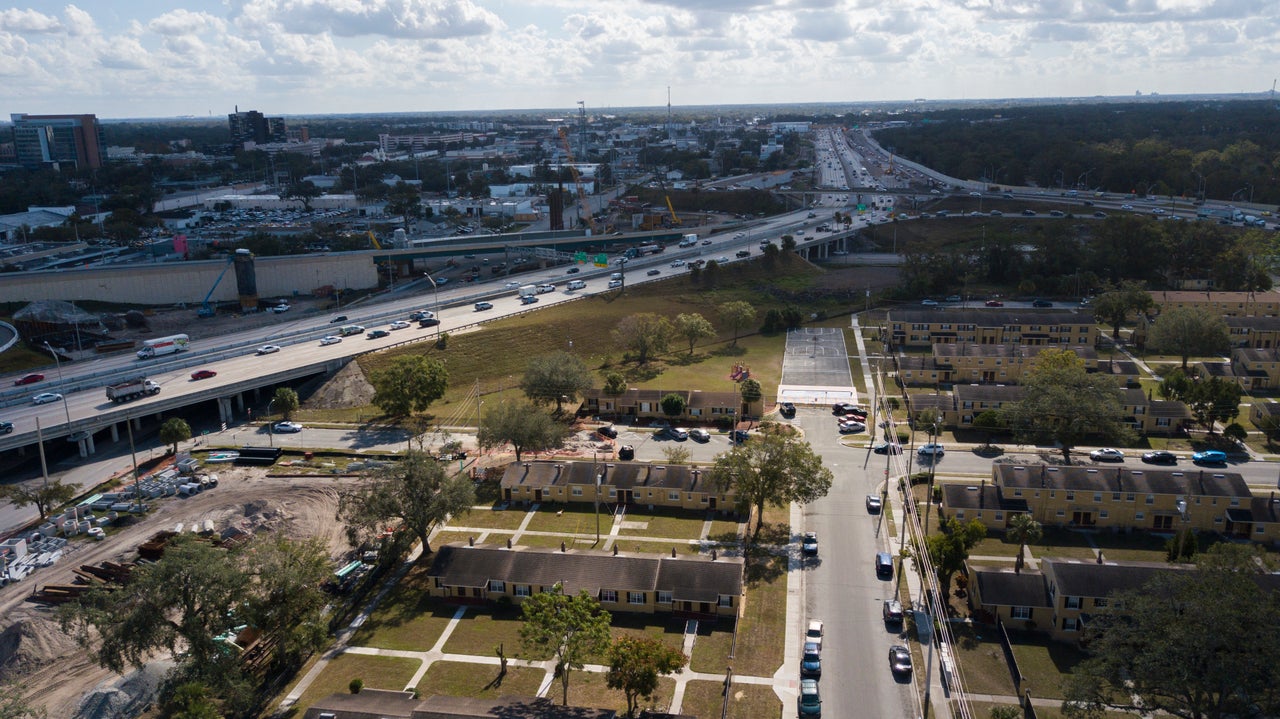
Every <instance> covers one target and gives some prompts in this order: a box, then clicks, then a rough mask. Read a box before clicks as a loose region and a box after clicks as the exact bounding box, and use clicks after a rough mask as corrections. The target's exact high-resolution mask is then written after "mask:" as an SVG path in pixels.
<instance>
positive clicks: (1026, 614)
mask: <svg viewBox="0 0 1280 719" xmlns="http://www.w3.org/2000/svg"><path fill="white" fill-rule="evenodd" d="M1009 618H1010V619H1030V618H1031V607H1010V608H1009Z"/></svg>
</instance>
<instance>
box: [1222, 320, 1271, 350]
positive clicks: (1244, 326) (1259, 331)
mask: <svg viewBox="0 0 1280 719" xmlns="http://www.w3.org/2000/svg"><path fill="white" fill-rule="evenodd" d="M1226 320H1227V334H1228V335H1229V336H1230V338H1231V346H1232V347H1252V348H1254V349H1263V350H1265V349H1272V348H1276V347H1280V317H1227V318H1226Z"/></svg>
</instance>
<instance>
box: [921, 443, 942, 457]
mask: <svg viewBox="0 0 1280 719" xmlns="http://www.w3.org/2000/svg"><path fill="white" fill-rule="evenodd" d="M946 453H947V449H946V447H943V446H942V445H940V444H938V443H937V442H930V443H928V444H922V445H920V447H919V448H917V449H916V454H918V455H920V456H921V457H941V456H942V455H944V454H946Z"/></svg>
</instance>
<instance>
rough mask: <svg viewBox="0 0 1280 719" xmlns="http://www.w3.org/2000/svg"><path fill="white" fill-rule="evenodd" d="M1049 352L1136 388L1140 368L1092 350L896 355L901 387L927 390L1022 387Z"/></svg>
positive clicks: (985, 348)
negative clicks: (1070, 357) (1075, 359)
mask: <svg viewBox="0 0 1280 719" xmlns="http://www.w3.org/2000/svg"><path fill="white" fill-rule="evenodd" d="M1046 349H1069V350H1071V351H1072V352H1074V353H1075V354H1076V356H1077V357H1079V358H1080V361H1081V362H1083V363H1084V367H1085V370H1086V371H1088V372H1101V373H1103V374H1107V375H1109V376H1112V377H1115V378H1116V379H1118V380H1120V382H1121V383H1122V384H1135V385H1136V384H1137V382H1138V378H1139V376H1140V370H1139V368H1138V365H1137V364H1136V363H1134V362H1131V361H1128V360H1103V359H1099V357H1098V351H1097V350H1096V349H1094V348H1093V347H1089V346H1084V345H1075V346H1071V347H1059V346H1054V345H1001V344H970V343H967V342H961V343H955V344H950V343H937V344H935V345H933V348H932V356H930V357H924V356H920V355H907V354H902V353H899V354H896V355H894V367H895V370H896V372H897V378H898V383H899V384H900V385H902V386H906V387H911V386H916V387H921V386H924V387H927V386H935V385H941V384H951V383H956V384H1021V383H1022V382H1023V381H1024V377H1025V376H1026V375H1027V373H1029V372H1030V371H1031V370H1033V369H1034V368H1035V366H1036V364H1037V362H1038V361H1039V357H1040V355H1041V354H1042V353H1043V352H1044V351H1045V350H1046Z"/></svg>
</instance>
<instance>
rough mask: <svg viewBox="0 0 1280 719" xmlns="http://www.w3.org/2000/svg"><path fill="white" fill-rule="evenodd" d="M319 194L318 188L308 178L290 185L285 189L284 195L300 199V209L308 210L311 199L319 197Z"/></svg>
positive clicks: (309, 209)
mask: <svg viewBox="0 0 1280 719" xmlns="http://www.w3.org/2000/svg"><path fill="white" fill-rule="evenodd" d="M321 194H322V193H321V192H320V188H319V187H316V186H315V183H313V182H311V181H310V180H303V181H301V182H295V183H293V184H292V185H290V186H289V189H287V190H285V193H284V196H285V198H286V199H291V200H301V201H302V209H303V210H305V211H307V212H310V211H311V201H312V200H314V199H316V198H317V197H319V196H320V195H321Z"/></svg>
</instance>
